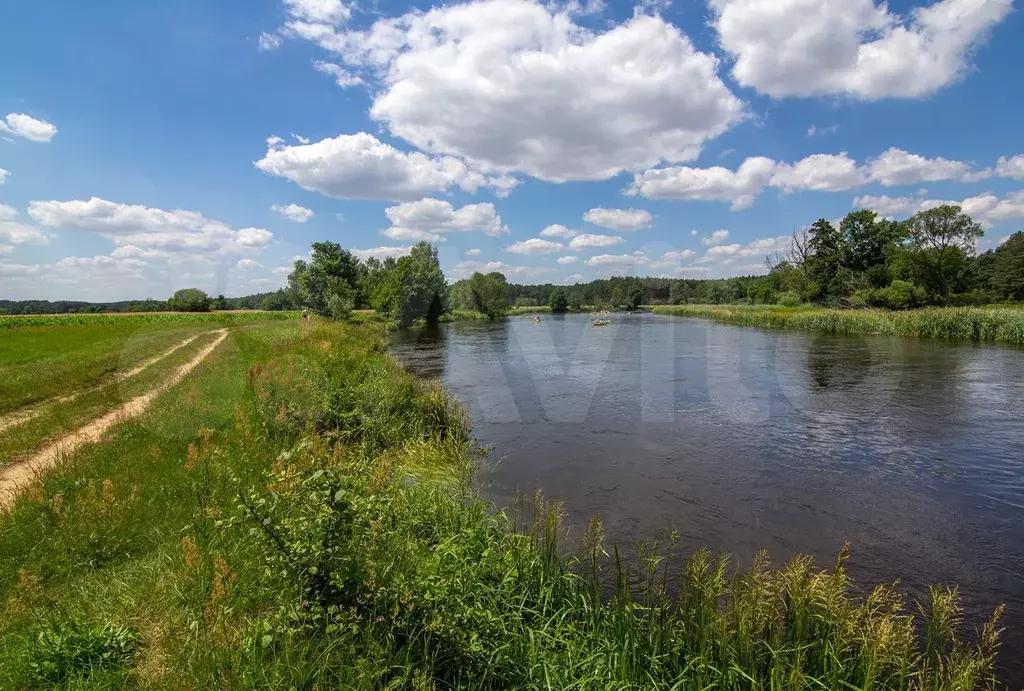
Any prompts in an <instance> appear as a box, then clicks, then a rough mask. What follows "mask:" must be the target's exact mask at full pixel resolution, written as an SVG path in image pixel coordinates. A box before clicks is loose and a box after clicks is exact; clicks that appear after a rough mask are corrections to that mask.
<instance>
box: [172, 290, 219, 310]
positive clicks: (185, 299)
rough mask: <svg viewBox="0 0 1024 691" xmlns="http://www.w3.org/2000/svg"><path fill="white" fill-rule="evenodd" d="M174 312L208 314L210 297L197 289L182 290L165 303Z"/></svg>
mask: <svg viewBox="0 0 1024 691" xmlns="http://www.w3.org/2000/svg"><path fill="white" fill-rule="evenodd" d="M167 306H168V307H169V308H170V309H171V310H172V311H174V312H209V311H210V296H209V295H207V294H206V293H204V292H203V291H201V290H199V289H198V288H182V289H181V290H177V291H175V292H174V295H172V296H171V297H170V299H169V300H168V301H167Z"/></svg>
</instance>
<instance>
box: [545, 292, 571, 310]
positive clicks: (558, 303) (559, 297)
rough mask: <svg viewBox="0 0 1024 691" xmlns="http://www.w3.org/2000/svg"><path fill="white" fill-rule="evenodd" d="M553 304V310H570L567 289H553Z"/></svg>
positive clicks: (551, 303) (550, 302)
mask: <svg viewBox="0 0 1024 691" xmlns="http://www.w3.org/2000/svg"><path fill="white" fill-rule="evenodd" d="M548 304H550V305H551V311H552V312H567V311H568V310H569V296H568V295H566V293H565V290H564V289H562V288H555V289H554V290H553V291H551V300H550V301H549V303H548Z"/></svg>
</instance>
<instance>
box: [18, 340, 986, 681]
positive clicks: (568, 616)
mask: <svg viewBox="0 0 1024 691" xmlns="http://www.w3.org/2000/svg"><path fill="white" fill-rule="evenodd" d="M383 334H384V329H383V326H381V325H370V324H368V325H361V326H353V325H348V324H338V323H329V322H321V321H318V320H314V321H313V322H312V323H308V324H304V323H299V322H283V323H268V324H257V325H251V326H245V327H241V328H238V329H235V330H233V331H232V333H231V336H230V337H229V339H228V340H227V341H225V343H224V344H222V346H221V347H220V348H218V349H217V350H216V351H215V352H214V354H213V355H212V356H211V357H210V358H209V359H208V360H207V361H206V362H205V363H204V364H203V365H202V366H200V367H199V368H198V369H197V370H196V371H195V372H193V374H192V375H190V376H189V377H188V378H187V379H186V380H185V381H184V382H183V383H182V384H181V385H179V386H178V387H175V388H174V389H172V390H171V391H169V392H168V393H167V394H165V395H164V396H163V397H161V398H160V399H158V400H157V401H156V402H155V403H154V405H153V407H151V408H150V410H149V411H147V412H146V413H145V414H143V415H142V416H140V417H139V418H137V419H135V420H132V421H130V422H126V423H123V424H122V425H120V426H118V427H117V428H116V430H115V431H114V434H113V435H112V438H111V439H110V440H109V442H107V443H105V444H100V445H96V446H92V447H87V448H85V449H83V450H82V451H81V452H80V453H79V454H78V456H77V457H76V458H75V459H73V462H69V463H66V464H64V465H63V466H61V467H60V468H58V469H57V470H56V471H55V472H54V473H53V474H51V475H49V476H47V477H46V478H45V479H44V481H43V482H42V484H41V486H39V487H36V488H33V489H31V490H30V491H29V492H28V493H26V494H25V495H24V496H23V497H22V498H21V499H20V500H19V502H18V503H17V504H16V506H15V507H14V509H13V512H12V513H11V514H10V515H9V516H3V517H0V598H2V599H3V602H4V603H5V607H4V608H3V609H2V610H0V686H2V687H3V688H30V687H33V686H47V687H49V686H51V685H52V684H55V683H56V684H58V685H59V686H61V687H63V688H111V689H113V688H125V687H129V688H146V689H162V688H166V689H180V688H267V689H271V688H273V689H277V688H297V689H314V688H320V689H327V688H344V689H594V690H595V691H596V690H598V689H600V690H604V689H648V688H649V689H654V688H659V689H661V688H664V689H668V688H672V689H804V688H807V689H812V688H813V689H837V688H842V689H852V688H856V689H933V690H938V689H982V688H989V685H990V682H991V681H992V664H993V658H994V648H995V645H996V641H997V635H996V629H995V624H990V625H989V627H988V628H986V629H985V631H984V633H983V634H982V636H981V637H980V639H978V640H977V641H975V642H965V640H964V639H963V638H961V634H960V632H959V631H960V629H961V627H960V626H959V625H958V624H959V619H960V617H959V610H958V607H957V598H956V593H955V591H948V590H945V589H938V588H937V589H933V591H932V594H931V597H930V598H929V599H928V601H927V602H926V603H924V605H923V607H922V612H923V614H920V615H915V614H914V612H915V609H914V607H913V605H911V604H910V603H905V602H904V601H903V598H902V597H901V596H900V594H899V591H898V589H896V588H894V587H890V586H879V587H877V588H875V589H873V590H871V589H869V590H868V591H866V594H865V595H861V594H860V593H862V592H864V591H861V590H860V589H858V588H856V587H854V586H853V585H852V584H851V583H850V582H849V580H848V578H847V574H846V570H845V567H844V563H843V560H844V556H841V557H840V558H839V559H838V560H837V562H836V564H834V565H832V566H831V567H830V568H828V569H825V570H818V569H816V568H815V567H814V566H813V565H812V563H811V561H810V560H809V559H806V558H797V559H794V560H793V561H792V562H791V563H790V564H788V565H782V566H775V565H771V564H769V563H768V562H767V559H766V558H765V557H764V556H763V555H762V556H760V557H758V558H757V559H756V560H755V562H754V565H753V567H751V568H749V569H745V570H736V569H734V568H732V567H730V565H729V562H728V561H727V560H725V559H724V558H715V557H713V556H711V555H709V554H707V553H704V552H702V553H699V554H697V555H692V556H690V557H689V558H684V557H683V556H682V555H677V554H675V553H674V549H673V544H674V541H673V539H672V537H671V536H669V538H668V539H667V540H666V541H665V542H664V543H663V544H661V545H657V544H643V545H639V546H638V547H637V548H636V549H635V551H634V550H630V553H629V554H628V555H626V554H620V553H619V552H617V551H615V550H614V549H613V548H608V551H609V552H610V553H611V558H610V559H608V558H606V557H605V556H604V555H605V550H606V548H605V546H604V545H603V542H602V539H601V527H600V523H599V522H598V521H594V522H592V523H591V526H590V529H589V530H588V532H587V535H586V536H585V537H584V538H583V539H582V540H581V541H580V543H579V544H576V545H570V544H563V543H562V542H560V536H561V535H562V534H563V530H562V528H561V523H560V521H561V508H560V506H559V505H558V504H557V503H550V502H546V501H545V500H544V499H543V498H542V497H540V496H539V495H538V496H537V497H534V498H532V499H531V500H529V501H523V502H520V504H518V505H517V506H515V507H510V508H509V509H508V510H506V511H503V512H502V511H495V510H494V507H492V506H490V505H489V504H487V503H486V502H484V501H483V500H481V499H480V498H479V497H478V496H477V495H476V494H475V493H474V491H473V490H472V489H471V488H472V477H473V467H474V464H475V461H476V460H477V459H478V458H479V457H478V451H477V450H476V448H475V447H474V446H473V444H472V442H471V440H470V438H469V435H468V428H467V421H466V418H465V415H464V413H463V412H462V411H461V409H460V408H459V407H458V406H457V405H456V404H455V403H454V402H452V400H451V399H450V398H449V397H448V396H447V394H446V393H445V392H444V391H443V390H441V389H439V388H437V387H436V386H434V385H429V384H425V383H420V382H417V381H414V380H413V379H411V378H410V377H409V376H408V375H407V374H406V373H405V372H403V371H402V370H401V369H400V368H399V367H398V366H397V365H396V364H395V362H394V361H393V360H392V359H391V358H390V357H389V356H388V355H387V353H386V349H385V347H384V345H383ZM670 574H680V575H681V578H680V583H679V585H678V587H676V588H674V589H673V590H672V592H669V589H668V588H667V587H666V583H667V582H668V577H669V575H670ZM135 641H138V644H137V645H136V644H135ZM44 642H45V644H43V643H44ZM53 669H56V670H58V671H57V672H54V673H53V674H52V675H51V674H50V673H49V672H47V673H45V674H44V673H43V672H44V671H45V670H53ZM55 680H56V681H55Z"/></svg>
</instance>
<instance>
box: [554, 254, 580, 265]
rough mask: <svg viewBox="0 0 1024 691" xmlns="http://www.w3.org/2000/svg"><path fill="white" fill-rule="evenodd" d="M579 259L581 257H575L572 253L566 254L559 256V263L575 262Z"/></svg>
mask: <svg viewBox="0 0 1024 691" xmlns="http://www.w3.org/2000/svg"><path fill="white" fill-rule="evenodd" d="M577 259H579V257H574V256H572V255H566V256H564V257H559V258H558V263H559V264H575V263H576V260H577Z"/></svg>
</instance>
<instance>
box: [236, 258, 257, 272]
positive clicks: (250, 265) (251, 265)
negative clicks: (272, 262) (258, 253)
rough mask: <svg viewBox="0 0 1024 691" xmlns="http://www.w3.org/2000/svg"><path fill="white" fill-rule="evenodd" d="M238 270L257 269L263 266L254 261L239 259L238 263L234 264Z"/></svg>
mask: <svg viewBox="0 0 1024 691" xmlns="http://www.w3.org/2000/svg"><path fill="white" fill-rule="evenodd" d="M235 266H237V267H238V268H239V269H243V270H244V269H259V268H260V267H262V266H263V265H262V264H260V263H259V262H258V261H256V260H255V259H239V260H238V263H237V264H235Z"/></svg>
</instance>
